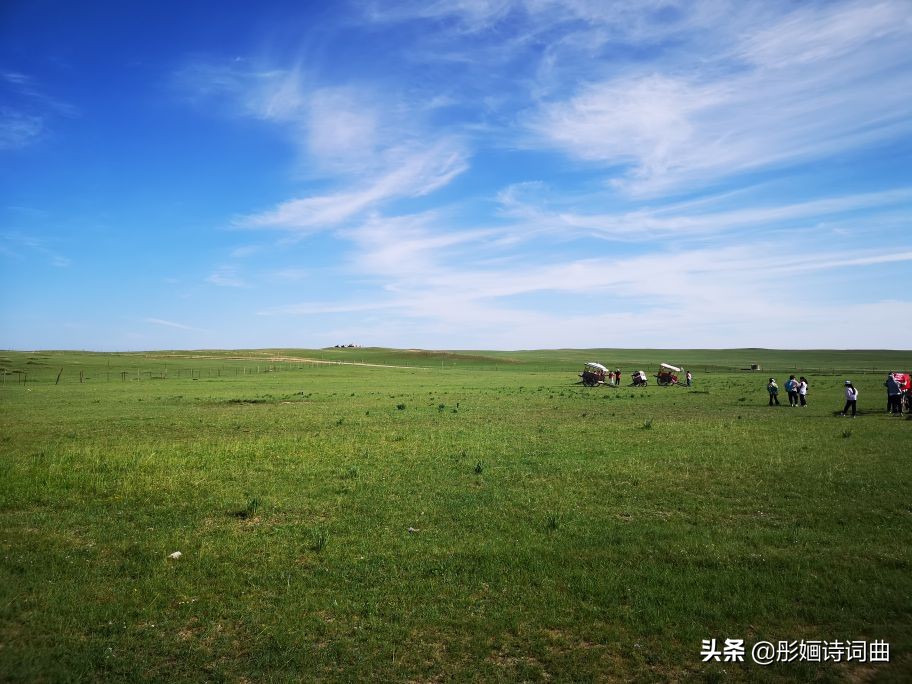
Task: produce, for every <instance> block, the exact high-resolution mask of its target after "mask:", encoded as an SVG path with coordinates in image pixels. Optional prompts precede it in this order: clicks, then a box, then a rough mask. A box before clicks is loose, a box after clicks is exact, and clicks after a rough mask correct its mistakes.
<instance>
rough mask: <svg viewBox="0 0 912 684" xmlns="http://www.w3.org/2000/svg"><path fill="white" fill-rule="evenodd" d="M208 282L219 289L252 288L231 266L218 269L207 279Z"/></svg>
mask: <svg viewBox="0 0 912 684" xmlns="http://www.w3.org/2000/svg"><path fill="white" fill-rule="evenodd" d="M206 282H207V283H209V284H211V285H217V286H218V287H241V288H246V287H250V285H248V283H247V282H246V281H244V280H243V279H242V278H241V277H240V276H239V275H238V272H237V269H235V268H233V267H231V266H223V267H221V268H219V269H217V270H216V271H215V272H213V273H211V274H210V275H209V276H208V277H207V278H206Z"/></svg>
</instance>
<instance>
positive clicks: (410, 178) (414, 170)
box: [235, 140, 468, 233]
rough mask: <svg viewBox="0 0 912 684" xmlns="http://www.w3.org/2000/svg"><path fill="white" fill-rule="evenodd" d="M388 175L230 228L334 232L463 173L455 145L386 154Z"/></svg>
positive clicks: (248, 218)
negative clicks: (378, 207)
mask: <svg viewBox="0 0 912 684" xmlns="http://www.w3.org/2000/svg"><path fill="white" fill-rule="evenodd" d="M387 157H388V170H387V171H386V173H385V174H384V175H382V176H380V177H379V178H377V179H376V180H374V181H373V182H372V183H370V184H368V185H366V186H363V187H360V188H357V189H354V190H350V191H344V192H339V193H335V194H329V195H318V196H312V197H304V198H301V199H294V200H288V201H286V202H283V203H282V204H280V205H278V206H277V207H276V208H275V209H272V210H270V211H266V212H262V213H260V214H253V215H250V216H244V217H240V218H238V219H236V220H235V225H237V226H238V227H243V228H269V229H279V230H288V231H294V232H305V233H306V232H313V231H318V230H324V229H327V228H332V227H334V226H337V225H339V224H341V223H343V222H345V221H347V220H349V219H351V218H353V217H355V216H357V215H358V214H360V213H362V212H364V211H366V210H367V209H369V208H371V207H373V206H375V205H378V204H380V203H382V202H385V201H388V200H392V199H400V198H407V197H412V198H414V197H421V196H423V195H427V194H429V193H431V192H433V191H435V190H437V189H439V188H441V187H443V186H445V185H446V184H447V183H449V182H450V181H451V180H452V179H453V178H455V177H456V176H458V175H459V174H460V173H462V172H463V171H465V170H466V169H467V168H468V162H467V160H466V153H465V151H464V150H463V149H462V147H461V146H460V144H459V143H458V142H456V141H452V140H442V141H440V142H438V143H437V144H435V145H433V146H432V147H430V148H429V149H426V150H421V151H414V150H401V149H396V150H390V151H389V153H388V155H387Z"/></svg>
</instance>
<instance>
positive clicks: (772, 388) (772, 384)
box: [766, 378, 779, 406]
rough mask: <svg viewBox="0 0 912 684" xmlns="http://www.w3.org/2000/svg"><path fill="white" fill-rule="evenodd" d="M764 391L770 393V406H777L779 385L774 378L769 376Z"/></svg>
mask: <svg viewBox="0 0 912 684" xmlns="http://www.w3.org/2000/svg"><path fill="white" fill-rule="evenodd" d="M766 391H767V392H769V395H770V403H769V405H770V406H779V385H777V384H776V378H770V381H769V384H768V385H767V386H766Z"/></svg>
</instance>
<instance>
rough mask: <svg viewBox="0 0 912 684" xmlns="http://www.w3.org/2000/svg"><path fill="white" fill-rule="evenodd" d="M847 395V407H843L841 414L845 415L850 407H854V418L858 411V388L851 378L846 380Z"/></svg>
mask: <svg viewBox="0 0 912 684" xmlns="http://www.w3.org/2000/svg"><path fill="white" fill-rule="evenodd" d="M845 397H846V403H845V407H844V408H843V409H842V413H840V414H839V415H840V416H844V415H845V414H846V413H848V412H849V408H851V409H852V418H854V417H855V412H856V406H857V405H858V390H857V389H855V387H854V385H852V381H851V380H846V381H845Z"/></svg>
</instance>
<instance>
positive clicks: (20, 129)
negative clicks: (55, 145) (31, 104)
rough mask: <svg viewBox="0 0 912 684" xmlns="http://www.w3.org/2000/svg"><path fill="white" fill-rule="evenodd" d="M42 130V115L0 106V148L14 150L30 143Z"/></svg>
mask: <svg viewBox="0 0 912 684" xmlns="http://www.w3.org/2000/svg"><path fill="white" fill-rule="evenodd" d="M44 130H45V124H44V118H43V117H41V116H38V115H34V114H27V113H25V112H21V111H17V110H15V109H12V108H10V107H0V150H15V149H18V148H21V147H25V146H27V145H30V144H31V143H33V142H35V141H36V140H37V139H38V138H39V137H40V136H41V134H42V133H43V132H44Z"/></svg>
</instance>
